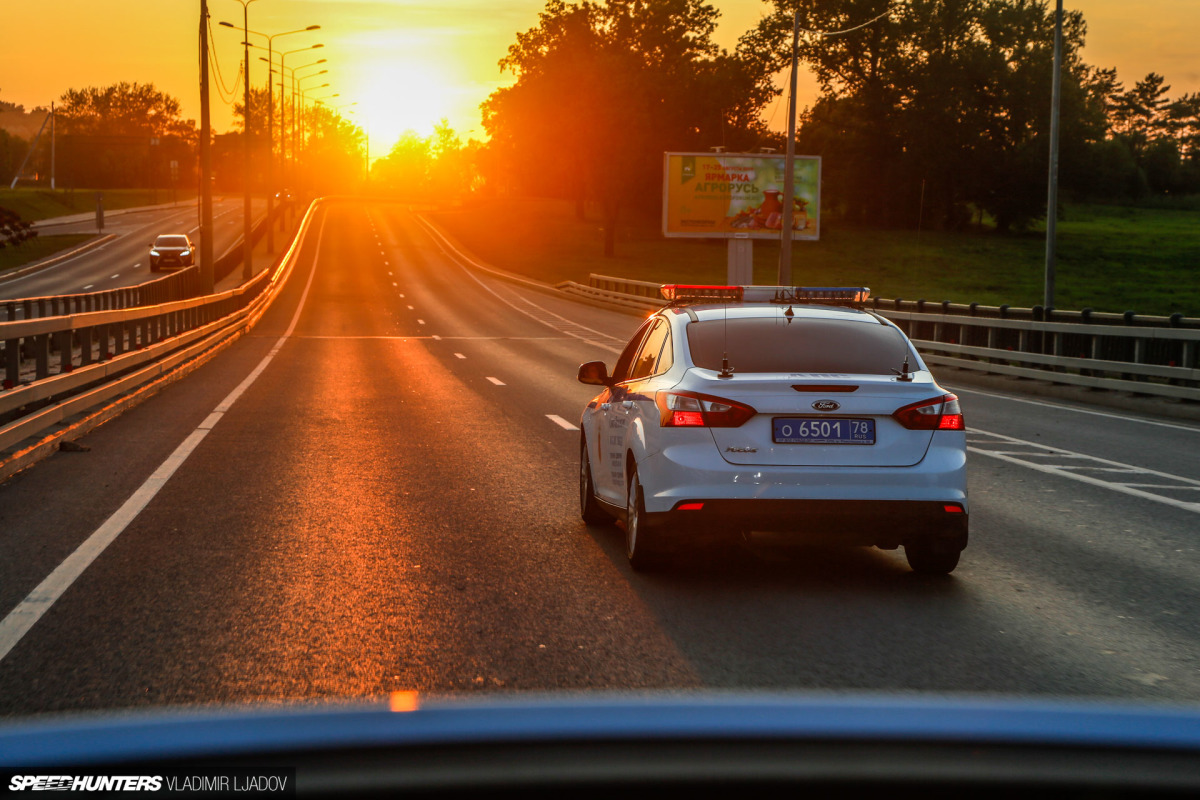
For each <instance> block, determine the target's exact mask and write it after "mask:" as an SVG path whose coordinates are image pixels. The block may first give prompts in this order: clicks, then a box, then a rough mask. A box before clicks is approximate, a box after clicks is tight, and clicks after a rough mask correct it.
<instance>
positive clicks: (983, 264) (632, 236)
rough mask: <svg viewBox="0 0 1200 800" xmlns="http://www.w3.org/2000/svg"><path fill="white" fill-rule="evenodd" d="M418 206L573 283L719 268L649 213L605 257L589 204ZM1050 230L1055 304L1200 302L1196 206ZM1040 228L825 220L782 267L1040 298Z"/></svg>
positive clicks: (930, 294)
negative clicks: (890, 226) (583, 208)
mask: <svg viewBox="0 0 1200 800" xmlns="http://www.w3.org/2000/svg"><path fill="white" fill-rule="evenodd" d="M430 216H431V217H432V218H433V219H434V220H435V221H436V222H438V223H439V224H441V225H443V226H444V227H445V228H446V229H447V230H448V231H450V232H451V233H453V234H454V235H455V236H456V237H458V238H459V239H460V240H461V241H462V242H463V243H464V244H466V245H467V246H468V247H469V248H471V249H472V250H473V251H474V252H475V253H477V254H478V255H479V256H480V257H482V258H484V259H486V260H487V261H489V262H490V263H492V264H494V265H495V266H497V267H500V268H501V269H506V270H510V271H512V272H517V273H520V274H523V275H528V276H530V277H534V278H538V279H540V280H544V281H549V282H552V283H554V282H558V281H563V280H575V281H579V282H580V283H586V282H587V277H588V273H590V272H596V273H600V274H604V275H615V276H618V277H624V278H636V279H639V280H649V281H663V282H670V281H680V282H682V281H688V282H697V283H709V282H715V283H724V281H725V269H726V266H725V264H726V244H725V242H724V241H716V242H708V241H696V240H687V239H674V240H667V239H664V238H663V237H662V235H661V233H660V223H659V220H657V219H654V220H648V221H646V223H645V224H640V225H634V224H628V223H627V224H623V225H622V227H621V228H620V230H619V232H618V241H617V255H616V257H615V258H604V257H603V255H602V242H603V238H602V231H601V228H600V223H599V221H598V216H597V215H595V214H592V215H590V216H589V218H588V219H587V220H586V221H584V222H580V221H578V220H576V219H575V216H574V206H573V205H572V204H569V203H565V202H560V201H554V200H540V199H513V198H504V199H503V200H495V201H487V202H479V203H476V204H473V205H470V206H466V207H463V208H461V209H456V210H453V211H441V212H438V213H434V214H431V215H430ZM1058 232H1059V237H1058V239H1059V246H1058V270H1057V279H1056V287H1057V292H1056V303H1055V305H1056V306H1057V307H1058V308H1062V309H1078V308H1085V307H1091V308H1093V309H1095V310H1097V311H1117V312H1120V311H1126V310H1133V311H1136V312H1138V313H1139V314H1171V313H1174V312H1176V311H1181V312H1183V313H1184V314H1185V315H1187V316H1200V212H1197V211H1177V210H1166V209H1145V208H1126V207H1115V206H1100V205H1069V206H1067V207H1066V209H1065V212H1064V214H1063V215H1062V216H1061V217H1060V219H1059V226H1058ZM1043 235H1044V234H1043V232H1042V231H1037V230H1035V231H1030V232H1027V233H1021V234H1013V235H1006V236H1002V235H998V234H995V233H992V232H989V231H979V232H965V233H947V232H943V231H924V232H922V233H920V234H918V233H917V232H916V231H894V230H876V229H868V228H861V229H860V228H850V227H846V226H844V225H840V224H838V223H832V224H831V223H829V222H828V221H826V222H824V223H823V227H822V230H821V240H820V241H818V242H796V243H795V244H794V250H793V258H792V264H793V266H792V270H793V280H794V283H797V284H808V285H856V286H857V285H862V286H869V287H871V292H872V294H873V295H876V296H881V297H902V298H905V299H910V300H911V299H921V298H924V299H927V300H931V301H941V300H950V301H953V302H956V303H970V302H977V303H981V304H985V305H1001V304H1004V303H1007V304H1009V305H1011V306H1025V307H1028V306H1032V305H1036V304H1038V303H1040V302H1041V301H1042V282H1043V271H1044V259H1045V240H1044V238H1043ZM754 256H755V257H754V264H755V269H754V275H755V282H756V283H760V284H765V283H775V282H776V269H777V266H776V265H777V262H778V258H779V245H778V244H776V243H775V242H768V241H756V242H755V243H754Z"/></svg>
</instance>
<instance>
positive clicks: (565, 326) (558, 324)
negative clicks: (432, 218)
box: [416, 214, 622, 354]
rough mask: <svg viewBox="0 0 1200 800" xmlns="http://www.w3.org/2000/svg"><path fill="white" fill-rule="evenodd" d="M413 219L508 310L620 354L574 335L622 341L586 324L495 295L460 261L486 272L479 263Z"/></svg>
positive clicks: (528, 302) (425, 223)
mask: <svg viewBox="0 0 1200 800" xmlns="http://www.w3.org/2000/svg"><path fill="white" fill-rule="evenodd" d="M416 220H417V222H418V224H420V225H421V226H422V227H423V228H425V230H426V231H427V232H428V233H429V237H430V238H431V239H433V243H434V244H436V245H437V246H438V248H439V249H440V250H441V251H442V252H443V253H445V254H446V255H447V256H449V258H450V259H451V260H452V261H455V262H457V263H458V265H459V267H461V268H462V271H463V272H465V273H466V274H467V277H469V278H470V279H471V280H473V281H475V282H476V283H478V284H479V286H480V287H481V288H482V289H484V290H485V291H487V292H488V293H490V294H492V295H493V296H495V297H496V299H498V300H499V301H500V302H502V303H504V304H505V305H506V306H508V307H509V308H511V309H513V310H514V311H518V312H520V313H522V314H524V315H525V316H527V317H529V318H530V319H532V320H536V321H537V322H540V323H542V324H543V325H545V326H547V327H549V328H553V329H554V330H556V331H559V332H560V333H565V334H566V335H568V336H571V337H573V338H575V339H579V340H580V341H582V342H587V343H588V344H591V345H595V346H596V347H599V348H600V349H601V350H607V351H608V352H610V353H615V354H620V353H621V349H620V348H616V347H610V346H609V345H606V344H601V343H600V342H597V341H595V340H594V339H592V338H589V337H587V336H583V335H581V334H579V333H577V332H576V331H577V330H582V331H586V332H588V333H591V334H595V335H596V336H599V337H601V338H604V339H609V340H611V341H614V342H622V340H621V339H620V338H619V337H616V336H611V335H609V334H607V333H603V332H602V331H598V330H596V329H594V328H589V327H587V326H586V325H580V324H579V323H577V322H573V321H572V320H569V319H567V318H566V317H564V316H561V315H559V314H555V313H554V312H553V311H551V310H549V309H547V308H543V307H542V306H539V305H538V304H537V303H535V302H533V301H532V300H528V299H526V298H524V297H522V296H520V295H516V297H517V299H518V300H520V301H521V302H522V303H525V305H527V306H529V307H530V308H535V309H537V313H533V312H530V311H529V310H528V309H524V308H521V307H520V306H518V305H516V304H515V303H513V302H512V301H510V300H509V299H508V298H506V297H504V296H503V295H501V294H500V293H499V292H497V291H496V290H495V289H492V288H491V287H490V286H488V285H487V284H486V283H484V282H483V281H482V280H481V279H480V278H479V276H477V275H475V274H474V273H473V272H472V271H471V270H469V269H467V268H466V266H464V262H466V263H470V264H474V265H475V266H476V267H477V268H480V269H484V270H488V268H487V267H484V266H483V265H481V264H477V263H476V262H475V261H473V260H472V259H471V258H470V257H469V256H467V255H466V254H465V253H463V252H462V251H460V250H459V249H458V248H457V247H455V246H454V245H453V244H452V243H451V242H450V240H449V239H447V238H446V237H445V236H443V235H442V233H441V232H440V231H438V230H437V229H436V228H434V227H433V225H431V224H430V223H429V222H428V221H426V220H425V219H424V218H422V217H421V216H420V215H419V214H418V215H416ZM488 271H491V270H488ZM547 317H551V318H553V320H554V321H548V320H547V319H546V318H547Z"/></svg>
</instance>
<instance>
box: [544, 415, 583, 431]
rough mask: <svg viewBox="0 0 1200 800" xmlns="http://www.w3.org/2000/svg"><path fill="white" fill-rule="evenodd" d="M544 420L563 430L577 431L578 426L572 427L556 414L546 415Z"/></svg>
mask: <svg viewBox="0 0 1200 800" xmlns="http://www.w3.org/2000/svg"><path fill="white" fill-rule="evenodd" d="M546 419H548V420H550V421H551V422H553V423H554V424H555V425H557V426H558V427H560V428H562V429H563V430H568V431H577V430H579V426H578V425H572V424H571V423H569V422H567V421H566V420H565V419H563V418H562V417H560V416H559V415H558V414H547V415H546Z"/></svg>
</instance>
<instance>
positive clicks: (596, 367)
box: [578, 361, 612, 386]
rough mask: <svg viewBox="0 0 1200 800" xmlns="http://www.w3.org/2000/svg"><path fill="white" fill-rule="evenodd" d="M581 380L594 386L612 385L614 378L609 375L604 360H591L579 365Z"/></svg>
mask: <svg viewBox="0 0 1200 800" xmlns="http://www.w3.org/2000/svg"><path fill="white" fill-rule="evenodd" d="M578 377H579V382H580V383H588V384H592V385H594V386H612V378H610V377H608V367H606V366H604V362H603V361H589V362H587V363H586V364H580V365H579V376H578Z"/></svg>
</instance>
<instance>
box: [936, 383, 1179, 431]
mask: <svg viewBox="0 0 1200 800" xmlns="http://www.w3.org/2000/svg"><path fill="white" fill-rule="evenodd" d="M952 391H953V392H955V393H956V394H959V393H962V392H966V393H967V394H978V395H983V396H984V397H994V398H997V399H999V400H1011V401H1013V402H1014V403H1026V404H1028V405H1031V406H1042V407H1043V408H1056V409H1058V410H1060V411H1074V412H1075V413H1077V414H1089V415H1091V416H1093V417H1108V418H1109V419H1119V420H1123V421H1125V422H1140V423H1142V424H1143V425H1154V426H1157V427H1159V428H1174V429H1175V430H1179V431H1188V432H1190V433H1200V428H1198V427H1196V426H1194V425H1178V424H1175V423H1171V422H1159V421H1158V420H1153V419H1142V418H1141V417H1126V416H1123V415H1121V414H1109V413H1107V412H1104V411H1092V410H1091V409H1087V408H1076V407H1075V406H1064V405H1062V404H1061V403H1047V402H1045V401H1042V400H1030V399H1028V398H1024V397H1014V396H1012V395H1008V394H997V393H995V392H982V391H980V390H978V389H964V388H962V387H958V388H954V389H952Z"/></svg>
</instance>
